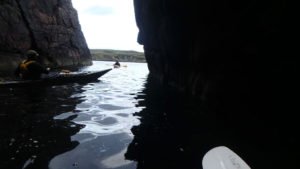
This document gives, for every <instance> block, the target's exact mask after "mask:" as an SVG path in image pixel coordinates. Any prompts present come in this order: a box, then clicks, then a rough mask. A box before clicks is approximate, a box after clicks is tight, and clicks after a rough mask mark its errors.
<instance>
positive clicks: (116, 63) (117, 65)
mask: <svg viewBox="0 0 300 169" xmlns="http://www.w3.org/2000/svg"><path fill="white" fill-rule="evenodd" d="M120 66H121V64H120V63H119V61H118V60H116V62H115V64H114V68H119V67H120Z"/></svg>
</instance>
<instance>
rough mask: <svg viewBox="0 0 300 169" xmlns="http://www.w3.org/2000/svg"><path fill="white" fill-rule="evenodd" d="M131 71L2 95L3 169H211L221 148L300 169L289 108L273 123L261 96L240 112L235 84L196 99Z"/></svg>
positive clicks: (255, 162)
mask: <svg viewBox="0 0 300 169" xmlns="http://www.w3.org/2000/svg"><path fill="white" fill-rule="evenodd" d="M112 64H113V63H112V62H95V63H94V65H93V66H91V67H88V68H85V69H86V70H99V69H100V70H101V69H106V68H111V67H112ZM121 64H122V63H121ZM123 64H126V65H127V67H121V68H120V69H113V70H112V71H110V72H109V73H107V74H106V75H104V76H103V77H101V78H100V81H98V82H94V83H88V84H68V85H60V86H35V87H27V88H24V87H23V88H11V89H4V88H0V99H1V102H0V168H1V169H48V168H49V169H77V168H78V169H202V166H201V164H202V158H203V156H204V154H205V153H206V152H207V151H209V150H210V149H211V148H213V147H216V146H227V147H229V148H230V149H231V150H233V151H234V152H236V153H237V154H238V155H240V156H241V157H242V158H243V159H244V160H245V161H246V162H247V163H248V164H249V166H250V167H251V168H255V169H266V168H272V169H282V168H295V166H298V156H299V155H298V154H299V151H298V149H297V147H299V146H298V145H299V138H300V137H299V127H298V124H299V123H297V122H298V118H293V119H295V120H294V121H295V122H294V123H293V122H291V123H289V124H285V123H283V122H284V121H286V120H285V119H289V121H290V119H291V118H290V117H289V116H286V115H283V114H290V115H291V113H289V112H292V111H287V110H288V109H287V108H284V109H281V110H284V111H282V112H283V114H273V113H272V109H273V110H274V109H278V107H273V108H272V107H268V106H265V109H263V108H259V106H258V105H257V100H258V98H257V96H256V95H253V96H255V97H245V98H244V99H245V100H241V101H240V102H241V103H245V105H248V106H249V107H247V106H245V105H241V103H239V102H235V101H237V100H236V99H233V98H235V97H238V95H234V93H232V92H231V91H235V90H230V89H232V88H234V87H236V86H237V85H232V84H230V85H228V86H227V87H228V88H226V89H227V90H224V91H226V92H225V93H210V95H209V96H210V97H207V98H205V99H202V98H192V97H190V96H186V95H183V94H180V93H176V92H175V91H173V90H172V89H170V88H168V87H166V86H160V85H159V84H157V83H156V81H155V80H153V79H152V78H151V76H150V75H148V69H147V65H146V64H143V63H123ZM257 94H258V95H260V93H259V92H257ZM217 96H218V97H222V99H217ZM203 97H205V96H203ZM224 100H226V101H227V102H226V104H224V103H223V102H218V101H224ZM262 103H264V104H265V103H266V101H264V100H263V102H262ZM228 104H229V105H228ZM235 105H236V106H235ZM238 105H239V106H238ZM270 105H273V104H270ZM268 112H270V113H268ZM283 124H284V125H283Z"/></svg>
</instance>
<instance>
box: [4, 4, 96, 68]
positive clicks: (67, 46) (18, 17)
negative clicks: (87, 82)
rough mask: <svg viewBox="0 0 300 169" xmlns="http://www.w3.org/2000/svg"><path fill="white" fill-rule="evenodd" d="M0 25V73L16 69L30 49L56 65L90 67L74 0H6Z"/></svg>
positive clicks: (89, 58)
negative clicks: (12, 68) (73, 4)
mask: <svg viewBox="0 0 300 169" xmlns="http://www.w3.org/2000/svg"><path fill="white" fill-rule="evenodd" d="M0 25H1V27H0V60H1V63H0V72H3V71H5V70H9V68H11V67H14V66H16V64H17V63H18V62H19V61H20V60H21V59H22V58H21V57H22V55H23V54H24V52H25V51H26V50H28V49H35V50H37V51H38V52H39V53H40V55H41V56H42V59H43V61H44V62H45V63H46V64H51V65H53V66H78V65H89V64H91V55H90V52H89V49H88V46H87V44H86V41H85V38H84V36H83V33H82V31H81V27H80V24H79V21H78V15H77V12H76V10H75V9H74V8H73V7H72V2H71V0H47V1H43V0H32V1H26V0H3V1H1V2H0Z"/></svg>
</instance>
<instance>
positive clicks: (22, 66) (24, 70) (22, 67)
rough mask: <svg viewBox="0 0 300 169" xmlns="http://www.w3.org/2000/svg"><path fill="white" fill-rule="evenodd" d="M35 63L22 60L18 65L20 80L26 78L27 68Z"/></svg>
mask: <svg viewBox="0 0 300 169" xmlns="http://www.w3.org/2000/svg"><path fill="white" fill-rule="evenodd" d="M34 62H35V61H33V60H31V61H27V60H24V61H22V62H21V63H20V65H19V70H20V72H19V76H20V77H21V78H27V76H28V75H29V70H28V66H29V65H30V64H32V63H34Z"/></svg>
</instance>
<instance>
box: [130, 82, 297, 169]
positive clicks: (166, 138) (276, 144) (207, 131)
mask: <svg viewBox="0 0 300 169" xmlns="http://www.w3.org/2000/svg"><path fill="white" fill-rule="evenodd" d="M231 91H233V90H231ZM143 93H144V94H145V95H141V96H138V99H140V101H139V103H138V105H139V106H141V107H145V109H143V110H142V111H140V112H138V113H136V115H137V116H138V117H140V121H141V122H140V125H138V126H135V127H133V128H132V133H133V134H134V139H133V141H132V142H131V143H130V145H129V147H128V151H127V152H126V154H125V156H126V158H127V159H130V160H134V161H137V169H153V168H155V169H183V168H184V169H196V168H197V169H201V168H202V166H201V164H202V158H203V156H204V154H205V153H206V152H207V151H208V150H209V149H211V148H213V147H216V146H221V145H222V146H227V147H229V148H230V149H232V150H233V151H235V152H236V153H237V154H239V155H240V156H241V157H242V158H243V159H244V160H245V161H246V162H247V163H248V164H249V166H250V167H252V168H256V169H257V168H261V169H265V168H278V169H279V168H294V167H295V166H297V157H298V152H297V148H296V147H298V145H297V144H298V143H299V142H298V141H299V139H298V136H297V135H298V134H297V133H299V132H297V131H298V130H297V129H296V128H293V127H292V126H294V125H295V124H286V122H285V121H284V120H283V119H282V118H280V119H277V117H276V116H270V114H268V112H265V109H259V107H255V108H257V109H256V112H255V113H253V112H251V111H250V112H249V110H248V111H247V109H237V108H236V107H233V108H232V107H231V109H226V108H224V107H223V108H222V109H220V107H221V106H220V105H214V106H212V107H211V108H210V107H209V106H210V105H208V104H207V103H204V102H202V101H201V100H198V99H197V98H193V99H192V98H191V97H188V96H184V95H180V94H178V93H176V92H175V91H172V90H171V89H168V88H164V87H163V86H159V85H158V84H156V83H155V81H153V80H152V78H151V77H150V78H149V79H148V81H147V84H146V88H145V90H144V91H143ZM232 94H234V93H232ZM228 98H230V96H229V97H228ZM252 99H253V98H249V99H248V100H247V101H248V102H249V103H253V100H252ZM230 101H232V100H228V102H230ZM255 101H257V99H256V100H254V102H255ZM251 105H252V106H253V107H254V106H257V105H254V104H251ZM227 106H228V105H227ZM237 106H241V105H237ZM243 108H245V107H243ZM276 108H277V107H274V109H276ZM272 109H273V108H272ZM272 109H271V108H270V112H271V110H272ZM251 110H252V109H251ZM256 113H261V116H255V114H256ZM278 113H279V114H281V116H282V117H284V119H286V115H287V113H285V114H282V113H281V112H278ZM263 114H264V116H262V115H263ZM266 114H268V115H269V116H267V115H266ZM288 114H291V113H288ZM263 117H268V118H267V120H266V119H265V118H263ZM281 124H285V125H284V126H283V125H281ZM297 140H298V141H297Z"/></svg>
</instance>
